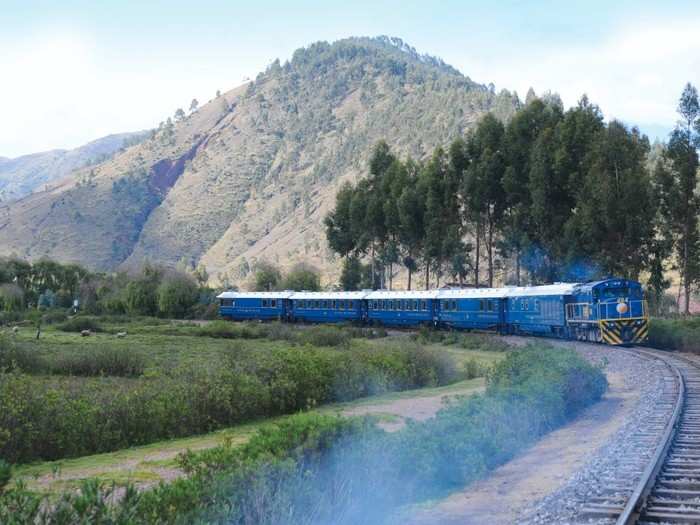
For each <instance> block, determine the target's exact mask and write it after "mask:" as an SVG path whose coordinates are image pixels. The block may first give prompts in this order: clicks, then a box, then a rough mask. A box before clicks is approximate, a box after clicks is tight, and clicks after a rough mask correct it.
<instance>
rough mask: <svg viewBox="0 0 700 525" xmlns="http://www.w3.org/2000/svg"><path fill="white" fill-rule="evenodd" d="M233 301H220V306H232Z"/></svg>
mask: <svg viewBox="0 0 700 525" xmlns="http://www.w3.org/2000/svg"><path fill="white" fill-rule="evenodd" d="M233 304H234V303H233V299H221V306H233Z"/></svg>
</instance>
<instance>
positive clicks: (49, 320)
mask: <svg viewBox="0 0 700 525" xmlns="http://www.w3.org/2000/svg"><path fill="white" fill-rule="evenodd" d="M67 319H68V316H67V315H66V312H65V311H63V310H49V311H48V312H45V313H44V314H43V315H42V316H41V322H42V323H46V324H56V323H63V322H65V321H66V320H67Z"/></svg>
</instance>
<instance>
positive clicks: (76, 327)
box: [56, 316, 102, 332]
mask: <svg viewBox="0 0 700 525" xmlns="http://www.w3.org/2000/svg"><path fill="white" fill-rule="evenodd" d="M56 328H57V329H58V330H61V331H62V332H82V331H83V330H90V331H91V332H102V326H101V325H100V323H98V322H97V319H95V318H94V317H84V316H77V317H73V318H71V319H68V320H67V321H66V322H65V323H61V324H59V325H57V326H56Z"/></svg>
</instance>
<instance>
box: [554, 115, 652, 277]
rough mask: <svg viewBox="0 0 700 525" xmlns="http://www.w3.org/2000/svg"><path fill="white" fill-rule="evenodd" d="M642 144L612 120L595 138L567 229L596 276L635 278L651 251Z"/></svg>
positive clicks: (647, 181)
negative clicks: (597, 272) (593, 266)
mask: <svg viewBox="0 0 700 525" xmlns="http://www.w3.org/2000/svg"><path fill="white" fill-rule="evenodd" d="M648 152H649V141H648V139H647V138H646V137H645V136H643V135H641V134H640V133H639V130H637V129H636V128H633V129H632V130H628V129H627V128H626V127H625V125H624V124H622V123H621V122H618V121H613V122H611V123H610V124H608V126H607V127H606V128H605V129H604V131H602V132H601V133H599V134H598V137H597V139H596V141H595V143H594V144H593V145H592V148H591V151H590V152H589V157H590V160H589V163H588V169H587V172H586V174H585V177H584V180H583V186H582V188H581V192H580V193H579V196H578V199H577V202H576V213H575V214H573V215H572V217H571V219H570V221H569V224H568V225H567V228H568V229H569V231H570V233H571V236H572V237H576V238H577V239H578V240H579V244H580V246H581V247H583V248H584V249H587V250H588V253H589V254H590V257H591V259H592V260H593V262H594V263H596V264H597V265H598V266H599V267H600V270H601V273H602V274H614V275H622V276H625V277H628V278H631V279H637V278H638V277H639V274H640V272H641V271H642V270H645V269H646V268H648V265H649V262H650V259H651V257H652V249H653V248H654V240H655V234H656V231H655V228H654V220H653V217H654V213H655V210H654V206H655V201H654V198H653V188H652V184H651V176H650V174H649V171H648V169H647V167H646V157H647V154H648Z"/></svg>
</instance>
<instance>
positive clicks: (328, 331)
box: [296, 325, 353, 346]
mask: <svg viewBox="0 0 700 525" xmlns="http://www.w3.org/2000/svg"><path fill="white" fill-rule="evenodd" d="M296 335H297V340H298V341H299V342H300V343H302V344H310V345H314V346H346V345H347V344H349V343H350V340H351V339H352V337H353V334H352V333H350V331H349V330H347V329H343V328H341V327H338V326H326V325H318V326H310V327H308V328H306V329H303V330H299V331H296Z"/></svg>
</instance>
